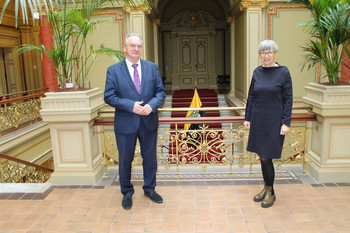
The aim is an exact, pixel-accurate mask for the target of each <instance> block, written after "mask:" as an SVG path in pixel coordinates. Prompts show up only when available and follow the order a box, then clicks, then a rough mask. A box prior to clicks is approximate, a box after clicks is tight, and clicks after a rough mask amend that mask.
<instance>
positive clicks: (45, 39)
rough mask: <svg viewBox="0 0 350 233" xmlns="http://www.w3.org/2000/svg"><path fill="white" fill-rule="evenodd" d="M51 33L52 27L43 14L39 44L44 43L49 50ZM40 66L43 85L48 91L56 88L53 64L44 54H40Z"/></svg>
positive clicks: (51, 45) (51, 43) (51, 41)
mask: <svg viewBox="0 0 350 233" xmlns="http://www.w3.org/2000/svg"><path fill="white" fill-rule="evenodd" d="M52 35H53V33H52V28H51V25H50V23H49V22H47V16H45V15H43V16H42V21H41V25H40V44H42V45H44V46H45V48H46V49H47V50H50V49H52V47H53V43H54V40H53V38H52ZM42 67H43V79H44V87H48V88H49V90H48V91H56V90H57V89H58V83H57V78H56V77H55V76H56V70H55V64H54V62H53V61H52V59H51V58H50V57H49V56H47V55H46V54H43V55H42Z"/></svg>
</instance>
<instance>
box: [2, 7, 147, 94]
mask: <svg viewBox="0 0 350 233" xmlns="http://www.w3.org/2000/svg"><path fill="white" fill-rule="evenodd" d="M12 1H15V15H16V25H17V20H18V12H19V9H18V6H19V5H20V6H21V8H20V9H21V11H22V18H23V21H24V22H25V23H28V18H29V16H31V15H34V12H40V16H41V15H42V11H43V9H45V11H46V15H47V19H46V20H47V22H48V23H50V25H51V27H52V31H53V36H52V37H53V40H54V45H53V48H52V49H50V50H49V49H47V48H45V47H44V46H43V45H41V46H34V45H23V47H21V48H20V49H18V50H17V51H16V54H21V53H24V52H27V51H31V50H37V51H41V52H43V53H45V54H46V55H47V56H49V57H50V58H52V60H53V62H54V63H55V66H56V73H57V78H58V83H59V86H60V87H61V88H64V87H65V84H66V83H67V82H68V83H74V86H75V87H76V88H79V87H86V81H87V75H88V73H89V71H90V69H91V67H92V64H93V62H94V61H95V59H96V58H97V57H98V56H100V55H108V56H111V57H112V58H113V59H115V60H116V61H120V60H121V59H122V58H123V53H122V52H121V51H118V50H114V49H111V48H106V47H104V45H103V44H101V45H100V47H99V48H98V49H94V47H93V46H92V45H87V44H86V39H87V37H88V35H89V34H90V33H91V32H92V31H93V29H94V27H95V26H96V25H97V24H98V23H100V22H99V21H97V20H95V19H93V15H94V14H96V13H97V12H98V11H99V10H101V9H103V8H104V7H108V6H112V5H113V1H112V0H79V1H74V0H12ZM9 2H10V0H6V1H5V3H4V6H3V10H2V13H1V18H0V23H1V21H2V18H3V15H4V12H5V9H6V7H7V6H8V3H9ZM116 2H118V1H117V0H116ZM124 3H125V4H128V5H129V6H130V7H137V6H138V5H140V4H145V5H147V6H148V2H147V1H146V0H125V1H124ZM29 13H30V14H29ZM33 20H35V19H34V18H33Z"/></svg>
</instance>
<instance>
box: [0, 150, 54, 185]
mask: <svg viewBox="0 0 350 233" xmlns="http://www.w3.org/2000/svg"><path fill="white" fill-rule="evenodd" d="M0 159H2V161H1V162H0V183H45V182H46V181H48V180H49V179H50V176H51V174H52V173H53V171H54V170H52V169H49V168H46V167H43V166H40V165H37V164H34V163H31V162H27V161H24V160H21V159H18V158H14V157H11V156H8V155H4V154H1V153H0Z"/></svg>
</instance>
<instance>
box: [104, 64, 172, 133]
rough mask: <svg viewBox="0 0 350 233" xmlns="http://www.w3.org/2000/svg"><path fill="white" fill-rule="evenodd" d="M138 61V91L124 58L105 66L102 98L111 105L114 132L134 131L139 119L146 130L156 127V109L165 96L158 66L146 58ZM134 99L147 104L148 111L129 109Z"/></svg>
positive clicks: (131, 107) (132, 105)
mask: <svg viewBox="0 0 350 233" xmlns="http://www.w3.org/2000/svg"><path fill="white" fill-rule="evenodd" d="M140 62H141V75H142V77H141V92H140V94H139V93H138V91H137V90H136V87H135V84H134V82H133V80H132V79H131V77H130V73H129V70H128V68H127V66H126V62H125V60H123V61H121V62H119V63H117V64H114V65H112V66H110V67H109V68H108V69H107V79H106V86H105V92H104V100H105V102H106V103H107V104H109V105H110V106H112V107H114V108H115V117H114V130H115V133H116V134H132V133H136V131H137V129H138V126H139V124H140V121H141V120H143V121H144V123H145V125H146V127H147V129H148V130H150V131H151V130H156V129H157V128H158V113H157V110H158V108H159V107H160V105H161V104H162V103H163V101H164V98H165V96H166V93H165V90H164V86H163V82H162V78H161V76H160V73H159V70H158V66H157V65H156V64H155V63H153V62H150V61H146V60H142V59H141V60H140ZM135 101H143V104H142V105H145V104H149V105H150V106H151V108H152V112H151V113H150V114H149V115H148V116H141V115H138V114H135V113H133V112H132V110H133V108H134V103H135Z"/></svg>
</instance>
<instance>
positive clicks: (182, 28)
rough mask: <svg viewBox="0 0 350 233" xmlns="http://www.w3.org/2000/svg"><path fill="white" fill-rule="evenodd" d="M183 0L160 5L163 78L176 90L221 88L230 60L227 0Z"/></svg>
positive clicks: (160, 3) (160, 55) (161, 67)
mask: <svg viewBox="0 0 350 233" xmlns="http://www.w3.org/2000/svg"><path fill="white" fill-rule="evenodd" d="M180 1H181V2H179V1H171V0H168V1H166V0H165V1H160V2H159V4H158V9H159V10H160V12H159V13H160V15H161V18H160V19H161V20H160V22H161V23H160V25H159V30H160V37H161V38H160V42H161V49H160V50H159V53H160V54H159V58H160V59H159V63H160V64H159V66H160V70H161V73H162V75H163V78H164V79H165V82H166V83H167V84H168V86H169V88H171V89H172V90H178V89H193V88H194V87H195V86H197V88H209V89H217V77H218V76H220V75H227V74H228V72H229V70H228V69H227V66H228V64H229V62H230V61H229V54H228V53H227V47H228V46H229V43H228V35H229V33H227V30H228V26H227V22H226V15H227V14H226V11H225V9H224V7H223V4H222V3H221V2H225V1H212V0H204V1H198V0H195V1H183V0H180Z"/></svg>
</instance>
